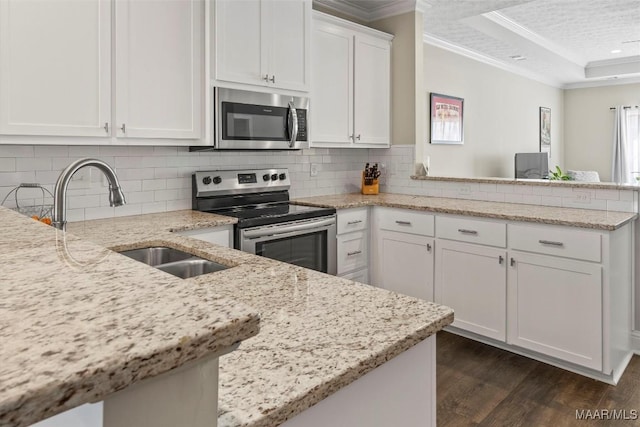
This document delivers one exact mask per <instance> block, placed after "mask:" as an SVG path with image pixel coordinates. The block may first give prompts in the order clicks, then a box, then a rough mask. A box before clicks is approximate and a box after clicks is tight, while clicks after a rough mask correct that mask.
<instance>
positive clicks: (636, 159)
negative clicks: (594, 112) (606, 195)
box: [611, 106, 640, 183]
mask: <svg viewBox="0 0 640 427" xmlns="http://www.w3.org/2000/svg"><path fill="white" fill-rule="evenodd" d="M637 177H640V110H639V109H638V108H637V107H635V108H628V107H627V108H624V107H623V106H618V107H616V109H615V122H614V126H613V165H612V167H611V181H613V182H618V183H636V182H638V181H637V180H636V178H637Z"/></svg>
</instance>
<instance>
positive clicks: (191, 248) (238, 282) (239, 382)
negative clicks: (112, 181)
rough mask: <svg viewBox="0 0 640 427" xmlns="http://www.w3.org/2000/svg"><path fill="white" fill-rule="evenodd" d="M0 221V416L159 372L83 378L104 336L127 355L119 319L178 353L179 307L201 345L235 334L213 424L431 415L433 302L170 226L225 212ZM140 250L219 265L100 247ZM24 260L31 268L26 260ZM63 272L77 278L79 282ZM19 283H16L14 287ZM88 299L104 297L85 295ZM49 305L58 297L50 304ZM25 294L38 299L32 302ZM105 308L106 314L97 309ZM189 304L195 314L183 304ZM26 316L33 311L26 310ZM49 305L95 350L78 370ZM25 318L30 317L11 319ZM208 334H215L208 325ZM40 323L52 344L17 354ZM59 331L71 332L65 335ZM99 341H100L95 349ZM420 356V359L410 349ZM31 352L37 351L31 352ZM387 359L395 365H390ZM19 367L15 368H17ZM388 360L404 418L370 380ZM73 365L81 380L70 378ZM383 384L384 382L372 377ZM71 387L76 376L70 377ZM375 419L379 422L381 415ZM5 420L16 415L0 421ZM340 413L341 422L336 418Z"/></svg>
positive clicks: (441, 310) (97, 396)
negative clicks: (56, 222) (167, 262)
mask: <svg viewBox="0 0 640 427" xmlns="http://www.w3.org/2000/svg"><path fill="white" fill-rule="evenodd" d="M0 217H1V218H2V220H3V223H4V224H5V228H7V230H8V231H7V232H5V233H4V235H3V237H2V238H1V239H0V242H2V244H3V246H4V247H5V248H7V250H5V251H3V252H2V254H1V255H0V264H2V267H3V268H4V271H9V272H10V273H11V274H10V276H8V277H10V278H11V280H12V281H11V282H9V283H11V286H3V287H2V288H0V292H2V296H3V299H2V301H3V303H5V302H7V301H9V302H10V303H9V304H7V305H6V306H3V307H2V308H3V311H2V314H1V315H0V324H1V325H2V329H0V333H1V334H2V335H1V337H2V342H3V346H2V348H3V354H2V357H3V360H8V361H9V363H8V364H7V363H4V364H3V366H2V367H1V368H0V379H1V381H0V383H1V384H2V385H3V389H2V394H1V395H2V397H3V400H2V401H0V420H1V421H0V425H5V424H7V423H8V424H10V425H28V424H29V423H31V422H35V421H37V420H38V419H41V418H44V417H46V416H49V415H53V414H55V413H57V412H60V411H62V410H65V409H69V408H72V407H74V406H77V405H80V404H82V403H85V402H89V401H99V400H101V399H105V398H106V397H108V396H109V395H110V393H112V392H114V391H117V390H121V389H124V388H126V387H127V386H129V385H131V384H133V383H135V382H137V381H139V380H141V379H142V378H144V377H145V376H153V375H155V374H158V373H160V372H159V371H153V370H152V371H151V372H148V373H147V372H145V375H143V376H140V375H135V374H134V375H130V376H128V377H127V378H117V380H118V381H117V383H115V384H114V383H113V382H110V381H109V375H108V374H106V380H105V381H104V383H103V382H102V381H100V382H99V383H98V384H100V385H99V387H98V386H95V387H93V386H92V385H93V384H94V383H93V382H92V381H93V380H97V379H98V377H96V375H97V374H98V373H96V372H95V371H94V370H93V368H96V369H97V370H98V371H100V367H101V366H102V365H100V363H104V364H107V365H108V366H111V365H110V364H112V363H114V361H113V358H111V359H110V356H109V353H107V350H108V349H110V348H112V347H111V344H112V341H111V340H113V339H114V338H113V335H114V334H115V335H116V336H117V337H119V338H120V339H123V340H124V341H126V343H121V344H122V345H118V346H116V348H117V349H118V350H120V351H122V352H124V354H120V356H119V357H118V358H117V359H116V360H115V362H119V363H120V364H119V365H118V364H116V366H120V367H122V366H123V365H124V366H129V365H130V363H131V362H130V361H131V360H132V358H130V357H129V355H128V353H127V349H128V348H129V347H128V344H129V338H128V337H127V334H124V335H123V334H122V332H123V331H122V330H121V327H122V326H124V325H125V324H128V323H126V322H127V317H128V318H130V320H129V321H130V322H132V323H131V326H130V327H131V331H130V332H131V333H132V334H135V335H134V336H135V337H138V336H141V337H143V338H144V337H147V336H148V335H152V336H154V335H153V333H154V331H156V332H157V334H158V335H161V336H168V337H169V338H167V340H168V341H169V343H170V342H173V343H174V344H173V347H169V350H171V351H172V352H173V353H171V354H174V353H179V352H178V351H177V348H178V347H182V348H185V346H188V345H189V342H188V341H187V342H184V340H183V339H182V338H183V335H186V336H193V334H194V332H193V331H192V332H191V334H187V333H186V331H183V330H184V329H185V328H189V327H190V326H193V324H192V323H189V322H186V321H185V318H184V316H183V317H181V316H175V315H176V314H179V313H181V312H183V311H184V312H186V313H187V314H190V315H193V316H195V317H196V319H197V321H198V322H201V323H198V324H199V325H201V327H202V328H204V329H205V330H206V329H207V328H209V329H210V330H209V335H207V336H210V337H212V339H213V341H210V340H207V341H206V343H203V345H202V348H201V349H202V350H203V351H204V352H206V351H207V350H209V351H216V349H217V348H218V345H219V343H218V341H216V340H215V338H216V337H217V338H220V341H221V343H225V344H227V345H231V344H233V343H237V342H238V341H241V340H242V342H241V343H240V346H239V347H238V349H237V350H235V351H233V352H231V353H229V354H227V355H224V356H222V357H221V358H220V372H219V384H220V385H219V393H218V402H219V403H218V425H219V426H225V427H235V426H238V427H239V426H274V425H280V424H282V423H286V424H285V425H291V426H295V425H300V424H299V423H304V424H305V425H310V424H309V423H310V422H313V420H316V422H320V423H322V422H325V421H324V420H325V418H323V417H325V416H329V417H332V416H333V417H336V416H339V417H349V416H351V417H354V418H351V419H352V420H357V419H362V420H364V418H362V417H361V416H363V415H362V414H363V413H364V412H366V414H365V415H364V416H373V417H375V416H378V415H380V417H384V416H387V417H388V416H394V417H396V419H398V418H397V417H404V419H406V420H408V421H407V422H408V424H407V425H415V423H416V421H415V420H417V419H420V420H422V421H423V422H424V423H426V424H420V425H428V423H429V422H430V421H432V422H433V421H434V420H435V394H434V393H435V382H434V377H433V375H434V372H435V371H434V369H435V336H434V334H435V332H437V331H438V330H440V329H442V328H443V327H444V326H446V325H447V324H450V323H451V322H452V321H453V311H452V310H451V309H449V308H447V307H444V306H440V305H437V304H433V303H430V302H426V301H421V300H418V299H415V298H411V297H407V296H403V295H399V294H395V293H391V292H388V291H385V290H381V289H376V288H372V287H370V286H367V285H363V284H358V283H355V282H353V281H350V280H346V279H341V278H336V277H333V276H328V275H325V274H322V273H317V272H314V271H310V270H306V269H304V268H300V267H295V266H291V265H288V264H283V263H280V262H277V261H272V260H269V259H266V258H262V257H257V256H254V255H250V254H247V253H243V252H239V251H236V250H233V249H229V248H223V247H220V246H216V245H212V244H210V243H206V242H203V241H199V240H194V239H192V238H189V237H186V236H181V235H179V234H176V233H172V231H183V230H188V229H195V228H205V227H215V226H218V225H228V224H230V223H233V221H235V220H234V219H233V218H228V217H221V216H216V215H211V214H204V213H199V212H194V211H176V212H167V213H161V214H150V215H140V216H132V217H122V218H114V219H106V220H95V221H86V222H80V223H71V224H69V226H68V231H69V233H67V234H66V235H64V236H62V235H61V234H60V233H56V232H55V230H53V229H52V228H49V227H46V226H44V225H42V224H39V223H37V222H35V221H32V220H30V219H28V218H25V217H21V216H19V215H17V214H15V213H14V212H10V211H7V210H5V209H0ZM62 237H65V238H64V239H63V238H62ZM88 241H92V243H89V242H88ZM65 242H66V243H65ZM96 243H97V244H98V245H99V246H97V245H96ZM150 246H169V247H173V248H176V249H180V250H183V251H187V252H189V253H192V254H194V255H197V256H200V257H203V258H207V259H211V260H214V261H217V262H219V263H221V264H224V265H227V266H229V267H231V268H229V269H227V270H224V271H220V272H216V273H212V274H208V275H202V276H199V277H197V278H193V279H188V280H184V281H183V280H180V279H177V278H174V277H173V276H169V275H166V274H164V273H161V272H159V271H156V270H154V269H153V268H151V267H147V266H144V265H142V264H137V263H136V261H133V260H130V259H128V258H126V257H123V256H121V255H118V254H115V253H113V252H110V251H107V250H105V249H104V248H105V247H108V248H111V249H114V250H116V251H123V250H127V249H135V248H143V247H150ZM9 247H10V248H11V249H12V250H11V253H9V251H8V248H9ZM62 248H66V249H62ZM56 249H57V250H56ZM34 260H35V262H40V263H41V264H42V265H43V267H44V268H43V269H39V270H36V269H33V268H31V267H32V266H33V264H32V263H33V262H34ZM74 266H75V268H74ZM76 275H80V276H81V277H82V279H83V280H82V281H81V282H80V283H78V281H77V280H76V279H75V277H76ZM35 279H38V280H39V281H36V280H35ZM30 283H31V286H30V287H28V288H26V287H27V285H28V284H30ZM101 283H102V285H101ZM105 283H106V284H105ZM96 287H97V288H96ZM21 289H27V290H29V291H28V292H26V293H25V292H21ZM114 289H115V290H117V292H113V294H112V295H111V298H112V299H109V298H108V294H109V293H110V292H111V291H113V290H114ZM67 292H69V294H67ZM72 292H73V293H72ZM78 292H79V293H80V294H81V295H80V296H79V297H78ZM94 292H95V293H96V294H94ZM139 292H141V293H139ZM5 294H6V295H5ZM66 295H68V298H67V297H66ZM100 295H103V296H104V298H106V299H103V298H102V297H100V298H99V297H98V296H100ZM36 296H37V298H38V301H37V303H38V304H36V305H32V304H34V303H33V301H32V298H31V297H34V298H35V297H36ZM140 299H142V300H143V301H141V300H140ZM165 299H166V301H165ZM74 300H78V301H80V302H82V301H85V300H86V301H87V305H86V306H84V305H80V306H78V305H74V304H73V303H72V301H74ZM58 303H64V305H63V306H58V305H56V304H58ZM39 304H42V306H43V307H51V309H49V310H44V309H42V310H39V309H38V307H40V305H39ZM34 307H35V308H34ZM105 307H106V308H111V307H114V308H118V310H115V311H110V313H112V314H110V315H108V316H104V315H103V313H102V310H105ZM194 307H195V308H197V310H195V309H194V310H195V311H192V310H191V309H192V308H194ZM205 307H207V308H206V309H205ZM250 307H251V308H250ZM54 308H55V310H54ZM129 310H131V311H133V313H131V312H130V311H129ZM256 310H257V311H256ZM39 312H40V313H43V314H44V317H39V316H38V313H39ZM56 313H58V315H59V316H61V317H62V318H66V316H67V315H69V316H73V318H71V320H69V322H71V323H69V322H67V324H65V326H68V327H70V328H79V327H80V326H82V327H83V329H84V330H87V329H88V331H89V332H87V334H88V335H89V336H91V337H92V341H91V342H92V344H93V345H94V347H93V348H94V350H95V351H94V352H93V353H92V355H91V359H90V360H91V361H92V362H94V365H93V366H92V367H91V368H87V366H82V367H78V370H79V371H80V373H79V372H78V371H77V370H76V369H75V367H76V365H70V364H69V363H65V362H64V358H65V357H67V356H68V355H69V354H70V352H77V353H78V354H76V357H79V353H82V352H83V351H84V347H81V346H78V345H77V344H75V343H73V342H69V340H67V339H66V338H65V337H58V336H56V335H55V334H52V335H51V331H52V330H54V331H55V327H56V326H57V325H58V323H57V322H55V319H56V317H53V315H54V314H56ZM137 313H139V314H137ZM187 314H185V316H187ZM120 315H122V316H124V318H120V317H119V316H120ZM5 316H6V317H5ZM26 316H30V317H28V318H30V319H31V320H29V321H28V322H24V321H22V320H21V319H22V317H26ZM173 316H175V318H173ZM140 317H143V318H142V319H140ZM160 317H162V318H160ZM187 317H188V316H187ZM258 317H259V318H260V333H258V334H257V335H256V336H255V337H252V338H249V337H250V336H251V335H252V334H255V333H256V331H257V328H258ZM52 319H53V320H54V322H53V323H52V322H51V320H52ZM79 319H85V322H80V321H79ZM74 322H78V323H74ZM194 322H195V320H194ZM219 324H220V325H221V326H220V327H217V326H218V325H219ZM47 325H50V326H47ZM100 325H104V327H109V330H110V331H111V334H110V335H109V336H103V335H101V334H98V333H96V331H97V328H99V327H100ZM160 325H162V326H160ZM138 328H140V329H138ZM219 330H223V331H224V332H225V333H224V334H223V333H222V332H219V334H218V331H219ZM67 331H68V329H65V330H64V332H65V334H64V335H65V336H66V335H69V334H68V332H67ZM230 331H232V332H235V335H234V334H231V333H230ZM45 332H46V333H49V334H50V335H49V340H48V344H47V345H48V346H58V348H59V351H60V352H57V351H56V350H55V349H54V350H52V351H48V350H49V347H46V348H44V349H43V351H40V349H38V350H35V355H34V357H36V361H33V360H31V359H30V356H31V355H32V352H33V351H32V349H33V340H31V342H29V341H25V340H26V339H27V338H25V337H26V336H27V335H28V334H36V335H37V334H44V333H45ZM74 332H75V329H74ZM80 333H81V332H80ZM201 333H202V334H204V332H202V331H201ZM69 336H70V338H69V339H70V340H71V341H73V339H74V336H75V334H73V335H69ZM222 337H225V338H226V340H224V339H222ZM143 338H141V339H143ZM13 342H18V343H19V344H17V345H18V347H19V349H24V350H23V351H21V352H16V347H14V346H13V344H11V345H4V343H13ZM145 342H146V341H145ZM154 343H155V342H154V341H151V342H149V343H148V346H145V350H147V351H148V352H151V353H153V350H154V349H153V348H152V347H153V345H152V344H154ZM156 345H157V346H159V347H162V349H166V348H167V346H168V343H167V342H166V341H162V344H160V343H156ZM20 346H22V347H20ZM99 346H104V347H105V348H104V349H98V348H99ZM139 347H140V348H141V347H142V346H140V345H134V346H133V349H134V350H135V349H136V348H139ZM199 348H200V347H199ZM5 353H6V354H5ZM16 354H17V355H16ZM425 354H426V355H427V357H422V356H423V355H425ZM81 355H82V356H85V355H84V353H82V354H81ZM203 356H204V353H198V354H197V355H194V357H192V358H189V359H188V360H196V359H197V358H198V357H203ZM416 356H420V358H417V357H416ZM44 357H49V358H50V360H48V361H42V360H41V359H42V358H44ZM141 357H142V356H141ZM398 361H399V362H398ZM174 362H175V361H174ZM184 362H186V360H183V359H180V360H179V361H178V362H175V363H174V364H173V365H171V364H169V366H167V369H166V370H169V369H171V368H173V367H176V366H179V365H180V364H181V363H184ZM401 362H402V364H403V366H399V365H398V364H399V363H401ZM127 363H129V365H127ZM27 364H28V365H29V369H24V366H27ZM61 367H64V369H62V368H61ZM389 367H391V368H389ZM407 367H409V368H411V370H408V369H407ZM85 369H88V371H85ZM389 369H391V371H390V372H391V373H392V374H394V373H397V372H400V373H402V374H404V377H403V379H404V380H406V381H407V382H405V383H400V384H396V387H400V388H403V387H405V385H406V384H407V383H411V381H412V378H414V380H413V381H414V382H419V383H420V384H418V388H416V387H413V386H410V387H409V388H407V390H410V391H412V392H414V393H413V394H414V395H413V396H406V395H405V396H403V399H405V401H404V402H400V403H401V404H405V405H410V406H404V407H401V406H395V411H398V410H400V408H402V409H407V410H411V411H410V412H413V414H412V413H408V414H399V413H397V412H394V403H393V401H392V400H393V396H391V395H390V393H393V392H395V391H397V390H395V389H394V388H393V386H391V385H392V383H393V381H392V379H391V378H388V377H383V378H380V377H378V375H389ZM34 371H35V374H34ZM38 372H40V373H38ZM83 375H84V376H87V378H88V379H87V382H88V383H89V384H91V385H87V384H85V383H83V382H82V381H81V380H82V379H83V378H84V377H83ZM51 377H53V378H54V379H56V378H58V377H60V380H59V381H58V382H50V381H49V379H50V378H51ZM78 377H80V378H78ZM14 378H15V380H14ZM99 378H102V377H99ZM372 378H373V382H371V381H372V380H371V379H372ZM5 379H6V380H5ZM425 379H426V380H428V382H425ZM9 380H11V381H9ZM387 380H388V381H389V382H386V383H384V384H380V382H379V381H387ZM40 381H42V382H40ZM5 384H7V385H6V386H5ZM25 384H29V385H28V386H26V385H25ZM64 384H66V385H67V386H68V387H69V388H70V389H71V390H72V392H69V393H68V394H67V393H64V392H63V396H68V395H71V396H72V398H71V399H68V400H61V397H60V390H61V388H60V387H62V386H63V385H64ZM78 384H83V385H81V386H80V387H77V386H78ZM358 384H361V385H358ZM362 384H364V385H362ZM363 387H364V388H365V389H368V390H369V393H377V396H374V397H373V399H376V398H377V399H378V400H377V401H376V400H367V399H363V398H364V397H365V394H360V393H359V392H358V391H361V390H362V388H363ZM420 387H422V388H420ZM34 396H37V397H38V398H37V399H36V398H35V397H34ZM336 396H339V398H337V399H336ZM399 396H402V395H401V394H400V395H399ZM369 397H371V396H369ZM358 398H360V401H359V402H358ZM387 398H389V399H391V400H388V401H387V403H389V405H387V406H383V402H384V400H380V399H387ZM24 399H31V401H30V405H28V406H25V405H24V404H23V403H24ZM61 402H62V406H61ZM345 402H348V403H349V404H350V407H351V408H352V409H354V410H355V411H356V412H355V413H352V414H348V413H347V412H348V411H345V412H344V413H341V412H336V411H331V410H326V409H323V408H327V405H329V406H328V407H329V408H336V407H339V406H332V405H340V404H344V403H345ZM372 402H378V403H379V404H377V405H376V404H372ZM418 403H421V405H418ZM314 405H315V406H314ZM323 405H324V406H323ZM358 405H360V406H358ZM347 409H349V408H347ZM357 411H360V414H358V413H357ZM376 414H377V415H376ZM412 416H413V417H414V418H411V417H412ZM305 417H306V418H305ZM380 417H379V419H380V420H382V421H379V422H384V418H380ZM13 419H16V420H17V419H20V421H19V423H18V422H15V423H14V422H13V421H7V422H5V420H13ZM342 419H344V420H347V422H348V418H342ZM400 419H402V418H400ZM297 420H299V421H297ZM11 423H14V424H11ZM296 423H298V424H296ZM411 423H413V424H411ZM352 425H353V424H352ZM369 425H370V424H369ZM381 425H382V424H381ZM105 427H106V426H105Z"/></svg>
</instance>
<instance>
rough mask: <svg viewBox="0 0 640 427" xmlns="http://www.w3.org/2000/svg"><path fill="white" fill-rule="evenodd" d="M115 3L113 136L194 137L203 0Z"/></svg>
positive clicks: (198, 120) (198, 124) (198, 129)
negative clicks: (114, 104) (114, 134)
mask: <svg viewBox="0 0 640 427" xmlns="http://www.w3.org/2000/svg"><path fill="white" fill-rule="evenodd" d="M115 6H116V109H115V111H116V118H115V125H116V128H117V129H116V130H115V131H116V135H117V136H118V137H141V138H189V139H196V138H199V137H200V136H201V133H202V102H203V99H204V90H203V87H204V85H203V82H202V78H203V70H202V68H203V62H204V61H203V56H204V50H203V40H204V3H203V1H202V0H145V1H139V0H118V1H116V3H115Z"/></svg>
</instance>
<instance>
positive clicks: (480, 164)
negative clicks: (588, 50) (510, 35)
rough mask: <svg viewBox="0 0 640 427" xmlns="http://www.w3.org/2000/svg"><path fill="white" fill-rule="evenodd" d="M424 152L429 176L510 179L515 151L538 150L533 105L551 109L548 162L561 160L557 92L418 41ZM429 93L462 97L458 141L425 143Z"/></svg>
mask: <svg viewBox="0 0 640 427" xmlns="http://www.w3.org/2000/svg"><path fill="white" fill-rule="evenodd" d="M424 89H425V92H426V93H424V102H425V103H426V105H427V108H426V109H425V121H424V127H425V137H424V139H425V145H424V154H425V155H426V156H430V158H431V175H434V176H438V175H440V176H460V177H507V178H512V177H513V174H514V171H513V156H514V154H515V153H517V152H538V151H539V133H538V127H539V107H550V108H551V147H552V148H551V158H550V159H549V165H550V166H552V165H555V164H560V165H561V167H562V166H563V164H564V149H563V140H562V139H563V135H564V132H563V91H562V89H558V88H554V87H551V86H547V85H545V84H542V83H538V82H536V81H533V80H530V79H527V78H525V77H521V76H518V75H515V74H513V73H509V72H507V71H503V70H501V69H499V68H496V67H492V66H490V65H487V64H483V63H481V62H478V61H475V60H472V59H469V58H466V57H464V56H461V55H458V54H455V53H452V52H449V51H447V50H444V49H440V48H437V47H435V46H432V45H429V44H424ZM429 92H436V93H441V94H446V95H452V96H456V97H460V98H464V119H463V120H464V145H432V144H429V143H428V141H429V126H430V122H429V119H428V115H429V108H428V105H429V101H428V95H429Z"/></svg>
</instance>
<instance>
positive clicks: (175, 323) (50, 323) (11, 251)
mask: <svg viewBox="0 0 640 427" xmlns="http://www.w3.org/2000/svg"><path fill="white" fill-rule="evenodd" d="M189 218H190V217H189V215H184V216H183V217H182V219H189ZM158 219H160V218H158ZM171 219H176V226H179V225H180V224H179V222H180V221H179V220H178V218H177V217H171ZM191 219H195V220H196V221H194V222H190V221H187V226H195V225H199V224H200V222H198V221H197V218H196V217H193V218H191ZM0 221H2V233H1V234H0V270H1V271H2V281H1V283H0V343H1V345H0V360H1V361H2V362H1V363H0V426H12V427H20V426H26V425H30V424H32V423H34V422H37V421H39V420H41V419H44V418H47V417H49V416H52V415H55V414H56V413H59V412H62V411H64V410H67V409H70V408H73V407H76V406H79V405H81V404H83V403H87V402H95V401H100V400H102V399H104V397H105V396H107V395H109V394H111V393H113V392H115V391H118V390H122V389H124V388H126V387H128V386H129V385H131V384H133V383H136V382H138V381H141V380H143V379H145V378H149V377H153V376H156V375H159V374H162V373H164V372H167V371H169V370H171V369H174V368H176V367H178V366H181V365H184V364H186V363H189V362H192V361H196V360H199V359H201V358H204V357H207V356H208V355H210V354H214V353H217V352H221V351H225V350H228V349H229V348H230V347H232V346H233V345H234V344H236V343H238V342H239V341H241V340H244V339H247V338H249V337H251V336H253V335H255V334H256V333H258V330H259V314H258V313H257V312H256V310H255V309H253V308H250V307H248V306H247V305H245V304H242V303H238V302H236V301H233V300H232V299H229V298H225V297H221V296H220V294H219V293H217V292H215V289H214V288H212V287H205V286H184V282H183V281H182V280H181V279H178V278H176V277H173V276H171V275H168V274H165V273H163V272H161V271H159V270H155V269H153V268H150V267H148V266H146V265H144V264H141V263H139V262H136V261H133V260H131V259H129V258H127V257H124V256H122V255H119V254H116V253H114V252H112V251H109V250H107V249H105V248H104V247H102V246H98V245H96V244H95V243H91V242H88V241H87V240H84V239H80V238H78V237H76V236H74V235H73V234H70V233H63V232H60V231H58V230H56V229H54V228H52V227H50V226H47V225H44V224H42V223H39V222H36V221H34V220H32V219H30V218H27V217H25V216H22V215H20V214H18V213H16V212H13V211H11V210H8V209H5V208H1V207H0ZM224 221H228V219H227V218H224ZM169 223H171V221H169ZM213 223H215V221H214V222H213ZM149 227H154V228H158V223H157V222H156V223H148V224H147V228H149ZM136 228H137V227H133V228H131V229H128V230H127V235H126V236H125V238H126V239H135V238H136V237H135V233H136ZM103 231H104V236H103V237H104V238H105V239H107V240H108V239H110V238H112V237H113V236H112V233H113V234H115V233H116V232H117V233H121V232H123V231H124V230H123V229H117V228H116V229H114V230H112V231H110V232H108V233H107V230H103ZM142 234H144V233H142ZM150 234H151V233H150ZM150 234H149V235H148V236H150Z"/></svg>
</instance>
